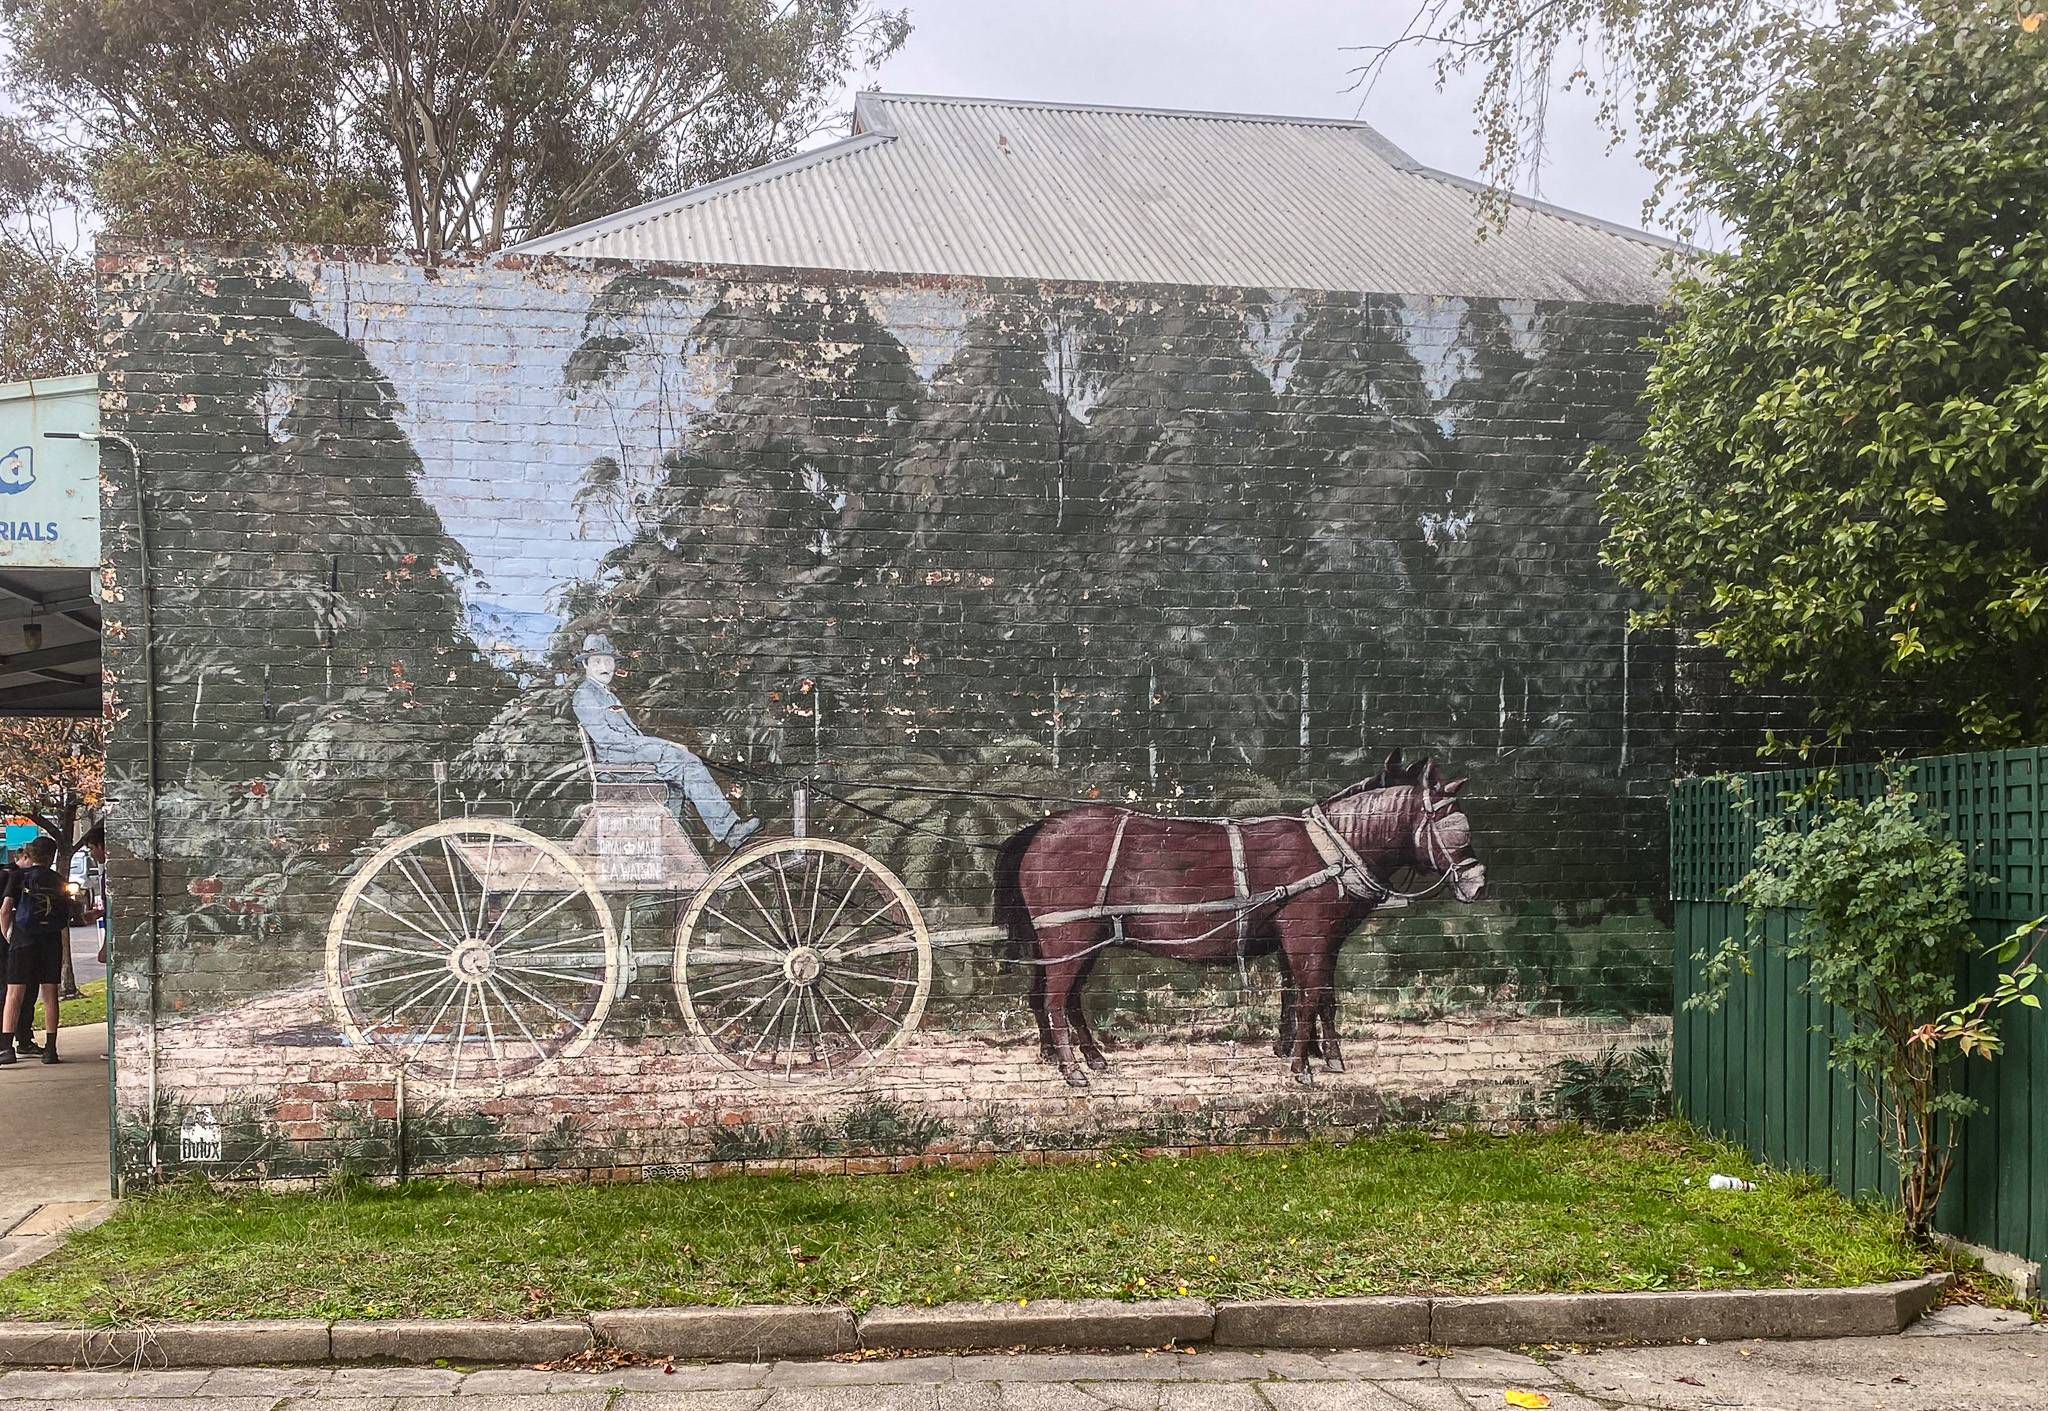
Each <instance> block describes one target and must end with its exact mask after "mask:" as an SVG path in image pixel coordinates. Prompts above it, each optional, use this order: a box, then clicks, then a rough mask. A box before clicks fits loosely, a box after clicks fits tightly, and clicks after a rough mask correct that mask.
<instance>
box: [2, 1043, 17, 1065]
mask: <svg viewBox="0 0 2048 1411" xmlns="http://www.w3.org/2000/svg"><path fill="white" fill-rule="evenodd" d="M12 1062H14V1045H13V1044H0V1068H5V1067H6V1066H7V1065H8V1064H10V1063H12Z"/></svg>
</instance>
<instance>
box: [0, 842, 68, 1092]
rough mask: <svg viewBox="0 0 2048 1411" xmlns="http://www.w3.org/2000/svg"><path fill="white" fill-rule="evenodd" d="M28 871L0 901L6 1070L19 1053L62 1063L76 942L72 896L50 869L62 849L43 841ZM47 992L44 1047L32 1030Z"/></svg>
mask: <svg viewBox="0 0 2048 1411" xmlns="http://www.w3.org/2000/svg"><path fill="white" fill-rule="evenodd" d="M26 851H27V853H28V863H29V865H28V867H27V868H26V869H24V870H21V871H17V872H16V873H15V874H14V875H13V876H12V877H11V878H9V879H8V883H7V893H6V896H5V897H4V898H0V934H4V935H5V936H6V937H7V1007H6V1011H5V1015H4V1022H0V1067H5V1066H6V1065H8V1064H10V1063H13V1062H14V1061H15V1052H16V1050H17V1049H19V1051H20V1052H22V1053H30V1054H34V1053H39V1054H41V1055H42V1056H43V1062H45V1063H55V1062H56V1061H57V986H58V985H59V983H61V982H62V981H63V978H64V947H65V946H66V945H68V944H69V943H70V931H71V920H72V915H71V913H72V909H73V908H72V905H71V895H70V893H69V892H67V891H66V890H65V888H64V879H63V878H62V877H59V876H58V875H57V870H56V868H54V867H52V866H51V865H50V864H52V863H54V862H55V861H56V860H57V844H56V842H55V841H54V840H52V839H50V838H37V839H35V840H34V841H32V842H30V843H29V845H28V848H27V849H26ZM38 986H40V987H41V989H42V992H43V1024H44V1032H43V1043H42V1044H41V1045H40V1046H39V1045H37V1043H36V1041H35V1039H34V1038H33V1037H32V1034H31V1030H32V1029H33V1026H34V1020H35V996H34V994H33V993H32V991H33V990H34V989H35V988H37V987H38Z"/></svg>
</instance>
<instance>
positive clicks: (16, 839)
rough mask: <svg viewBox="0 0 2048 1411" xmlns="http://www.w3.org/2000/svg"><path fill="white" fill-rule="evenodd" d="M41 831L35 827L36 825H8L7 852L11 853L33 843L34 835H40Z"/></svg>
mask: <svg viewBox="0 0 2048 1411" xmlns="http://www.w3.org/2000/svg"><path fill="white" fill-rule="evenodd" d="M42 831H43V830H42V829H40V828H38V827H36V825H35V824H33V823H10V824H8V825H7V850H8V851H9V852H13V851H14V850H15V849H16V848H25V847H27V846H28V845H29V844H30V843H32V842H34V841H35V839H36V835H37V834H38V833H41V832H42Z"/></svg>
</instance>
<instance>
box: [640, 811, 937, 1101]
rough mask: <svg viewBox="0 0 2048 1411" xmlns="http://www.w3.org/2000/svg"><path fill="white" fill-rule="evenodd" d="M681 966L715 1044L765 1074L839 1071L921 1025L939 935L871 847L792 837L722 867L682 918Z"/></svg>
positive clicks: (768, 1077)
mask: <svg viewBox="0 0 2048 1411" xmlns="http://www.w3.org/2000/svg"><path fill="white" fill-rule="evenodd" d="M674 974H675V986H676V998H677V1000H678V1001H680V1002H681V1004H682V1008H683V1017H684V1019H685V1020H686V1021H687V1022H688V1023H689V1026H690V1032H691V1033H692V1034H694V1035H695V1036H696V1038H697V1041H698V1042H699V1043H700V1044H701V1045H702V1046H703V1047H704V1049H705V1051H706V1052H708V1053H711V1054H713V1055H715V1056H716V1057H717V1058H718V1059H719V1060H720V1061H721V1062H723V1063H725V1064H727V1065H728V1066H729V1067H732V1068H734V1069H736V1070H738V1071H739V1072H741V1073H743V1074H745V1075H746V1076H747V1077H749V1078H751V1079H753V1080H754V1081H756V1082H760V1083H782V1082H800V1081H817V1082H829V1081H835V1080H838V1079H842V1078H849V1077H852V1076H853V1075H854V1074H855V1073H856V1072H858V1070H859V1069H860V1068H862V1067H863V1066H864V1065H866V1064H870V1063H872V1062H874V1061H875V1059H877V1058H878V1057H880V1056H881V1055H882V1054H884V1053H887V1052H888V1051H889V1050H890V1049H892V1048H894V1047H896V1046H897V1045H898V1044H900V1043H902V1042H903V1041H904V1039H906V1038H908V1037H909V1036H910V1035H911V1034H912V1033H914V1032H916V1030H917V1026H918V1021H919V1020H920V1019H922V1018H923V1017H924V1006H925V1000H926V998H927V997H928V996H929V995H930V993H931V981H932V945H931V935H930V933H929V932H928V931H927V930H926V929H925V923H924V916H923V914H922V913H921V912H919V910H918V909H917V903H916V902H915V901H914V900H912V899H911V895H910V893H909V891H908V890H907V889H906V888H905V887H904V885H903V883H902V882H900V881H899V880H897V878H896V875H895V874H894V873H892V872H891V871H889V869H888V868H886V867H884V866H883V865H882V864H881V863H879V862H877V861H876V860H875V859H874V858H872V857H870V856H868V855H867V854H866V853H864V852H862V851H861V850H860V849H859V848H856V847H850V846H848V845H847V844H845V843H836V842H833V841H831V840H829V839H825V838H784V839H780V840H778V841H775V842H769V843H762V844H760V845H758V846H756V847H752V848H748V849H747V850H746V851H745V852H742V853H740V854H739V855H738V856H736V857H733V858H732V859H730V860H729V861H727V862H726V864H725V865H724V866H722V867H720V868H719V869H718V871H716V872H714V873H713V874H712V876H711V880H710V881H709V882H708V883H706V884H705V886H704V890H703V891H701V892H699V893H698V894H697V897H696V900H695V901H694V902H692V903H691V905H690V907H689V909H688V910H687V911H685V912H684V913H683V918H682V921H681V922H680V923H679V924H678V925H677V928H676V960H675V972H674Z"/></svg>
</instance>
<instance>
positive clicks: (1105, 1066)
mask: <svg viewBox="0 0 2048 1411" xmlns="http://www.w3.org/2000/svg"><path fill="white" fill-rule="evenodd" d="M1088 1066H1089V1067H1090V1068H1092V1069H1094V1070H1095V1071H1096V1072H1097V1073H1107V1072H1108V1071H1109V1060H1108V1059H1106V1058H1104V1057H1103V1056H1102V1055H1101V1054H1099V1053H1091V1054H1089V1055H1088Z"/></svg>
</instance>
